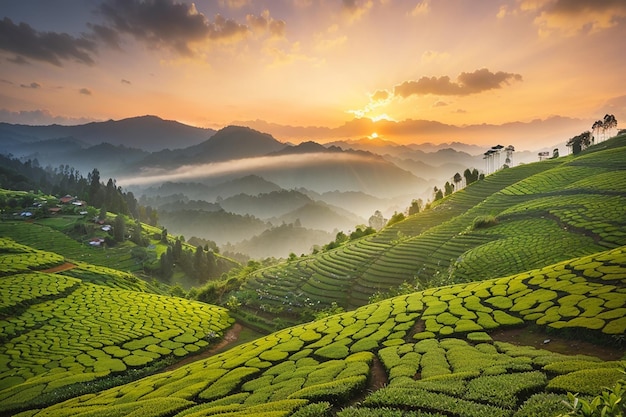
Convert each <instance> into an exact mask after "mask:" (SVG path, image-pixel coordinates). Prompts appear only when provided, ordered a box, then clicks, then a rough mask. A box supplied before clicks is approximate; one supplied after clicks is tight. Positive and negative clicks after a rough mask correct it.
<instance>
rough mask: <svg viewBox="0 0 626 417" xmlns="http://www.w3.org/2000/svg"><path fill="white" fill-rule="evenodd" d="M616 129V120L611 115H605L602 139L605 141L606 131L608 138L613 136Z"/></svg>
mask: <svg viewBox="0 0 626 417" xmlns="http://www.w3.org/2000/svg"><path fill="white" fill-rule="evenodd" d="M616 127H617V119H616V118H615V116H613V115H612V114H605V115H604V120H603V122H602V130H603V132H604V138H605V139H606V131H608V132H609V138H612V137H613V136H615V135H614V134H613V129H615V128H616Z"/></svg>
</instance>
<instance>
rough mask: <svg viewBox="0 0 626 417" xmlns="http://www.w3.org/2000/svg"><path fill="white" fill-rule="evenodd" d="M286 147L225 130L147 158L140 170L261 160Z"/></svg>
mask: <svg viewBox="0 0 626 417" xmlns="http://www.w3.org/2000/svg"><path fill="white" fill-rule="evenodd" d="M285 146H286V145H285V144H284V143H281V142H279V141H278V140H276V139H274V138H273V137H272V136H271V135H269V134H267V133H262V132H258V131H256V130H253V129H250V128H248V127H243V126H228V127H225V128H223V129H221V130H219V131H218V132H216V133H215V134H214V135H213V136H211V137H210V138H209V139H207V140H205V141H204V142H202V143H199V144H197V145H194V146H190V147H187V148H184V149H176V150H169V149H166V150H163V151H160V152H155V153H153V154H152V155H150V156H149V157H148V158H146V159H145V160H144V161H143V162H142V164H141V166H142V167H151V166H157V167H174V166H180V165H188V164H199V163H210V162H223V161H231V160H237V159H243V158H252V157H256V156H264V155H267V154H270V153H272V152H276V151H279V150H281V149H283V148H284V147H285Z"/></svg>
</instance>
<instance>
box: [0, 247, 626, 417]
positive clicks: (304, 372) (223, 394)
mask: <svg viewBox="0 0 626 417" xmlns="http://www.w3.org/2000/svg"><path fill="white" fill-rule="evenodd" d="M541 328H543V329H545V332H546V334H547V335H548V336H546V337H547V338H549V337H550V333H551V332H555V334H556V332H557V331H559V330H563V329H567V331H568V332H570V334H572V335H578V336H579V337H580V338H584V339H589V340H595V341H605V342H606V343H610V342H617V341H618V339H620V338H621V342H622V343H623V335H624V332H625V331H626V247H621V248H617V249H613V250H608V251H604V252H599V253H597V254H595V255H591V256H586V257H581V258H576V259H573V260H570V261H564V262H559V263H556V264H553V265H550V266H547V267H544V268H541V269H536V270H532V271H528V272H524V273H520V274H515V275H511V276H507V277H502V278H497V279H488V280H483V281H480V282H475V283H469V284H456V285H452V286H446V287H440V288H433V289H428V290H425V291H421V292H417V293H413V294H410V295H404V296H398V297H395V298H392V299H387V300H385V301H382V302H379V303H376V304H370V305H367V306H364V307H361V308H358V309H356V310H353V311H350V312H346V313H342V314H338V315H333V316H329V317H327V318H325V319H322V320H319V321H315V322H310V323H307V324H303V325H298V326H294V327H291V328H287V329H284V330H280V331H278V332H275V333H273V334H270V335H268V336H266V337H263V338H260V339H257V340H255V341H252V342H249V343H246V344H242V345H239V346H236V347H234V348H231V349H229V350H227V351H225V352H223V353H220V354H218V355H215V356H212V357H210V358H208V359H205V360H200V361H197V362H194V363H192V364H189V365H186V366H183V367H181V368H179V369H177V370H174V371H169V372H163V373H158V374H156V375H152V376H149V377H146V378H144V379H141V380H138V381H135V382H132V383H129V384H126V385H121V386H117V387H113V388H110V389H106V390H103V391H101V392H99V393H90V394H86V395H79V396H76V397H75V398H72V399H69V400H67V401H65V402H60V403H58V404H54V405H50V406H48V407H46V408H42V409H40V407H39V406H36V405H35V404H33V402H32V398H29V395H26V396H23V397H11V398H6V397H5V399H4V400H3V402H2V403H0V404H2V406H3V408H4V409H5V410H6V409H7V408H11V407H15V408H16V409H27V410H25V411H23V412H22V413H20V414H18V415H19V416H21V417H26V416H100V415H107V416H117V415H120V416H121V415H136V416H181V417H182V416H210V415H220V416H243V415H256V416H289V415H293V416H324V415H328V416H330V415H337V416H342V417H347V416H381V417H382V416H401V415H402V416H405V415H408V416H431V417H432V416H488V415H493V416H503V417H510V416H555V415H557V414H558V413H561V412H562V413H565V412H567V408H566V407H565V405H564V404H563V403H562V400H564V399H566V398H567V392H575V393H578V394H579V395H582V396H585V397H586V396H594V395H598V394H600V392H601V390H602V389H603V387H606V386H612V385H613V384H614V383H615V382H617V381H618V380H620V378H623V377H624V374H623V370H624V367H625V366H626V361H625V360H624V358H623V357H622V355H623V351H622V352H621V355H620V352H619V350H615V351H614V354H613V357H612V358H604V359H601V358H598V357H595V356H593V355H590V354H577V353H576V352H570V353H567V354H566V353H558V352H554V351H552V350H550V348H551V345H550V343H551V341H548V340H546V341H545V342H544V344H545V347H533V346H524V345H517V344H513V343H510V342H504V341H499V340H497V336H496V333H497V332H499V331H502V330H506V329H541ZM492 335H493V336H492ZM155 336H156V334H155ZM148 337H150V336H148ZM140 340H143V339H140ZM154 342H155V343H156V342H157V340H154ZM131 343H132V342H131ZM114 346H117V345H114ZM622 346H623V345H622ZM121 348H122V349H125V348H124V345H122V346H121ZM103 349H106V348H103ZM129 350H130V349H129ZM145 350H147V351H149V349H147V348H146V349H145ZM31 355H32V353H31ZM131 355H134V356H136V353H131ZM110 360H113V359H110ZM81 366H84V365H81ZM41 379H43V378H41ZM41 379H40V380H41ZM48 384H50V383H48ZM42 385H44V382H43V381H41V382H40V383H39V384H38V385H36V386H37V387H40V386H42ZM44 387H45V385H44ZM43 389H45V388H43ZM5 392H8V391H6V390H5ZM20 398H21V399H22V402H21V403H20V402H18V399H20Z"/></svg>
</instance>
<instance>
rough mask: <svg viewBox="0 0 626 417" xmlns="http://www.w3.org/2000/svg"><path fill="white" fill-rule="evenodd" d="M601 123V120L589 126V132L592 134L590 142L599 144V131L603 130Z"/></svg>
mask: <svg viewBox="0 0 626 417" xmlns="http://www.w3.org/2000/svg"><path fill="white" fill-rule="evenodd" d="M603 124H604V123H603V122H602V120H596V121H595V122H593V125H592V126H591V132H592V133H593V136H592V138H591V141H592V142H594V139H595V142H600V131H601V130H603Z"/></svg>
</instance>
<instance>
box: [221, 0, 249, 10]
mask: <svg viewBox="0 0 626 417" xmlns="http://www.w3.org/2000/svg"><path fill="white" fill-rule="evenodd" d="M249 4H250V0H220V6H222V7H228V8H229V9H241V8H242V7H244V6H247V5H249Z"/></svg>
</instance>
